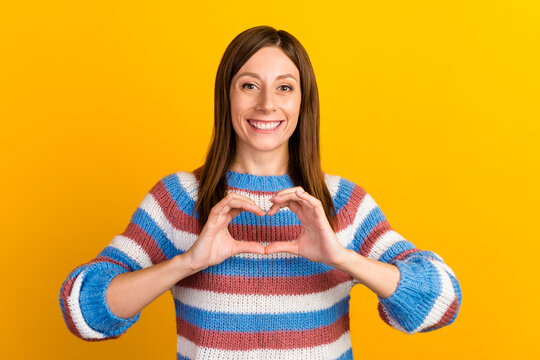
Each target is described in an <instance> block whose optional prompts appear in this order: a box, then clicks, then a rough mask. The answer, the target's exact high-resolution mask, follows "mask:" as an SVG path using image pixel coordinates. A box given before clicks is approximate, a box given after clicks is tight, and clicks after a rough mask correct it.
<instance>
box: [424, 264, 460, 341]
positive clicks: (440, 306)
mask: <svg viewBox="0 0 540 360" xmlns="http://www.w3.org/2000/svg"><path fill="white" fill-rule="evenodd" d="M428 261H430V262H431V263H432V264H433V265H434V266H435V267H436V269H437V272H438V273H439V278H440V280H441V282H442V286H441V293H440V294H439V296H438V297H437V299H436V300H435V303H434V304H433V307H432V308H431V310H430V312H429V313H428V314H427V316H426V318H425V319H424V322H423V323H422V324H420V325H419V326H418V327H417V328H416V329H415V330H414V332H418V331H420V330H422V329H425V328H427V327H430V326H432V325H435V324H436V323H438V322H439V321H440V320H441V318H442V317H443V315H444V313H445V312H446V310H448V308H449V307H450V305H452V302H453V301H454V299H455V297H456V294H455V292H454V287H453V286H452V281H451V280H450V277H449V276H448V274H447V273H446V271H445V269H444V268H443V267H442V266H441V265H440V264H441V263H440V262H439V261H437V260H431V259H428Z"/></svg>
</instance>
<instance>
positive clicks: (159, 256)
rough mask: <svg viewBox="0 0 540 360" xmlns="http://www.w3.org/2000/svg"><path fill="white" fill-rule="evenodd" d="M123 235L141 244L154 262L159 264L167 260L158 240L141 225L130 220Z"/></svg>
mask: <svg viewBox="0 0 540 360" xmlns="http://www.w3.org/2000/svg"><path fill="white" fill-rule="evenodd" d="M122 235H123V236H125V237H128V238H130V239H132V240H133V241H135V242H136V243H137V244H139V246H140V247H142V248H143V250H144V251H145V252H146V254H148V256H149V257H150V260H152V264H159V263H161V262H163V261H165V260H167V257H166V256H165V254H164V253H163V251H161V249H160V247H159V246H158V244H157V242H156V240H154V238H153V237H152V236H150V235H149V234H148V233H147V232H146V231H144V229H143V228H142V227H140V226H139V225H137V224H135V223H132V222H130V223H129V225H128V226H127V228H126V230H125V231H124V232H123V233H122Z"/></svg>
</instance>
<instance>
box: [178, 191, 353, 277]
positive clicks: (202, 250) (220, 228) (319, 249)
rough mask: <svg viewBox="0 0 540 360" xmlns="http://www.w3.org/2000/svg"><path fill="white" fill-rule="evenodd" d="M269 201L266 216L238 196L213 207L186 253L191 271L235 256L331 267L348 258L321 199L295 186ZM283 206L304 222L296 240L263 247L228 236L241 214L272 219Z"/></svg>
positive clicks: (229, 196) (241, 196)
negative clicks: (279, 257)
mask: <svg viewBox="0 0 540 360" xmlns="http://www.w3.org/2000/svg"><path fill="white" fill-rule="evenodd" d="M270 201H272V202H273V205H272V206H271V207H270V209H269V210H268V212H267V213H265V211H264V210H262V209H261V208H260V207H258V206H257V205H256V204H255V202H254V201H253V200H252V199H250V198H248V197H247V196H243V195H241V194H238V193H229V194H228V195H227V196H226V197H225V198H223V199H222V200H221V201H220V202H218V203H217V204H216V205H214V207H213V208H212V210H211V211H210V214H209V216H208V220H207V222H206V224H205V226H204V227H203V229H202V231H201V233H200V234H199V237H198V239H197V240H196V241H195V243H194V244H193V245H192V246H191V248H190V249H189V250H188V251H186V253H185V254H186V255H187V257H188V263H189V264H190V265H191V267H192V269H193V270H194V271H200V270H202V269H204V268H207V267H209V266H212V265H216V264H219V263H221V262H223V261H224V260H225V259H227V258H229V257H230V256H232V255H235V254H238V253H245V252H248V253H256V254H261V255H263V254H273V253H277V252H288V253H291V254H295V255H298V256H302V257H304V258H306V259H308V260H311V261H313V262H321V263H324V264H327V265H330V266H335V264H337V263H338V262H339V259H341V258H342V256H344V255H345V254H344V253H345V252H346V249H345V248H344V247H343V246H342V245H341V244H340V243H339V241H338V239H337V237H336V235H335V233H334V231H333V230H332V227H331V226H330V224H329V223H328V220H327V218H326V215H325V212H324V209H323V207H322V203H321V201H320V200H319V199H317V198H315V197H313V196H311V195H309V194H308V193H307V192H305V191H304V190H303V189H302V188H301V187H294V188H289V189H285V190H282V191H280V192H278V193H277V194H276V195H274V196H273V197H272V198H271V199H270ZM283 207H288V208H289V209H290V210H291V211H293V212H294V213H295V214H296V215H297V216H298V219H299V220H300V221H301V222H302V232H301V234H300V237H299V238H298V239H296V240H294V241H278V242H273V243H271V244H269V245H268V246H266V247H264V246H263V245H262V244H259V243H257V242H246V241H238V240H235V239H234V238H233V237H232V236H231V234H230V233H229V229H228V225H229V223H230V222H231V220H232V219H233V218H234V217H235V216H237V215H239V214H240V213H241V212H242V211H250V212H252V213H254V214H256V215H258V216H265V215H268V216H271V215H274V214H276V213H277V212H278V211H279V209H280V208H283Z"/></svg>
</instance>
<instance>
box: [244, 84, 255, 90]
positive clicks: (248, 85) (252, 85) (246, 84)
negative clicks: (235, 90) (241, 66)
mask: <svg viewBox="0 0 540 360" xmlns="http://www.w3.org/2000/svg"><path fill="white" fill-rule="evenodd" d="M246 85H247V86H255V84H252V83H244V84H242V89H245V86H246Z"/></svg>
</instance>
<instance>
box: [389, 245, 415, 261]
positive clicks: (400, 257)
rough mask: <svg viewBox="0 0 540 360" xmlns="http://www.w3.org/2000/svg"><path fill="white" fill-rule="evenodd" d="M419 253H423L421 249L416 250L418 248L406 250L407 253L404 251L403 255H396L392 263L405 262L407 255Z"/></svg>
mask: <svg viewBox="0 0 540 360" xmlns="http://www.w3.org/2000/svg"><path fill="white" fill-rule="evenodd" d="M419 251H421V250H420V249H416V248H414V249H409V250H405V251H403V252H402V253H400V254H398V255H396V256H395V257H394V258H393V259H392V261H394V260H403V259H404V258H405V257H406V256H407V255H409V254H413V253H416V252H419Z"/></svg>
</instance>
